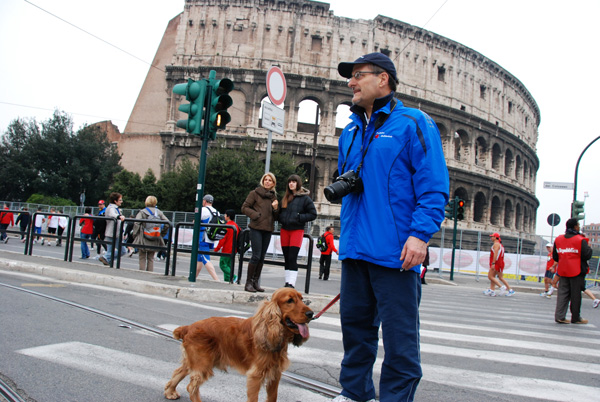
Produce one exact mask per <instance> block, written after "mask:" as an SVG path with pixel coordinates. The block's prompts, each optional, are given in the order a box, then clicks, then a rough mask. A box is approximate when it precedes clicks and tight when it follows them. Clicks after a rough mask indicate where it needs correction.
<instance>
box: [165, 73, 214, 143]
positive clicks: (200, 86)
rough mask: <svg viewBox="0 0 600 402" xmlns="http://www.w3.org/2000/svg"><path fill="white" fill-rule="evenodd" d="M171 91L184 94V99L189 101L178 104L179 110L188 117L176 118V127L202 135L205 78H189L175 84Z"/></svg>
mask: <svg viewBox="0 0 600 402" xmlns="http://www.w3.org/2000/svg"><path fill="white" fill-rule="evenodd" d="M173 92H174V93H176V94H178V95H185V99H186V100H187V101H189V102H190V103H187V104H183V105H181V106H179V110H180V111H181V112H183V113H187V114H188V119H187V120H178V121H177V127H179V128H183V129H185V131H187V132H188V133H190V134H194V135H202V116H203V114H204V98H205V97H206V80H202V81H194V80H192V79H191V78H190V79H189V80H188V82H187V84H177V85H175V86H174V87H173Z"/></svg>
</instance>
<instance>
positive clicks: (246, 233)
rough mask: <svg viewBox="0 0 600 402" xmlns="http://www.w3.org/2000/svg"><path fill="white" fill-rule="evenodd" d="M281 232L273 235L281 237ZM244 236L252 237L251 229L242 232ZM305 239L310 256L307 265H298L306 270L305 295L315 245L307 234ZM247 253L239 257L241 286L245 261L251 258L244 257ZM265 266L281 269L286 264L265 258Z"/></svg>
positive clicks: (308, 283)
mask: <svg viewBox="0 0 600 402" xmlns="http://www.w3.org/2000/svg"><path fill="white" fill-rule="evenodd" d="M279 234H280V233H279V232H273V233H272V235H279ZM242 236H248V237H249V236H250V229H244V231H243V232H242ZM302 237H303V238H305V239H308V255H307V256H306V264H298V268H305V269H306V280H305V281H304V293H306V294H308V292H309V290H310V273H311V267H312V255H313V243H314V240H313V238H312V237H311V236H310V235H309V234H307V233H304V235H303V236H302ZM242 239H244V240H245V239H246V238H245V237H242ZM244 255H245V252H244V253H240V257H239V267H238V280H237V284H238V285H239V284H240V283H241V279H242V270H243V264H244V261H250V258H246V257H244ZM264 263H265V264H270V265H278V266H280V267H284V266H285V262H282V261H277V260H268V259H266V258H265V260H264Z"/></svg>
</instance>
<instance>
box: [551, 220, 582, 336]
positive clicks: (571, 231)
mask: <svg viewBox="0 0 600 402" xmlns="http://www.w3.org/2000/svg"><path fill="white" fill-rule="evenodd" d="M552 257H553V258H554V261H556V262H558V266H557V268H556V273H557V274H558V275H560V282H559V283H558V295H557V296H556V309H555V311H554V320H555V321H556V322H557V323H559V324H569V323H572V324H587V323H588V320H586V319H585V318H582V317H581V292H582V291H584V290H585V275H586V274H587V272H588V269H589V266H588V260H589V259H590V258H592V249H591V248H590V246H589V245H588V243H587V240H586V239H585V237H583V235H581V233H579V221H577V219H575V218H571V219H568V220H567V223H566V231H565V234H564V235H560V236H558V237H557V238H556V239H555V240H554V250H553V251H552ZM569 305H570V306H571V320H567V319H566V315H567V308H568V307H569Z"/></svg>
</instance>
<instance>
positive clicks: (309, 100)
mask: <svg viewBox="0 0 600 402" xmlns="http://www.w3.org/2000/svg"><path fill="white" fill-rule="evenodd" d="M321 104H322V102H320V101H319V100H318V99H317V98H315V97H313V96H306V97H304V98H302V99H301V100H300V102H298V106H297V109H298V112H297V114H296V115H297V116H298V120H297V121H296V130H297V131H298V132H299V133H311V134H312V133H314V132H315V120H317V124H320V123H321V121H322V118H323V107H322V106H321ZM317 108H319V115H318V118H317Z"/></svg>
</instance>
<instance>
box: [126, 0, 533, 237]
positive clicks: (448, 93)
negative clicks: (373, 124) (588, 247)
mask: <svg viewBox="0 0 600 402" xmlns="http://www.w3.org/2000/svg"><path fill="white" fill-rule="evenodd" d="M374 51H381V52H385V53H386V54H388V55H389V56H390V57H391V58H392V59H393V60H394V63H395V65H396V68H397V70H398V77H399V79H400V84H399V86H398V95H397V97H398V98H399V99H400V100H401V101H402V102H404V103H405V104H406V105H407V106H411V107H416V108H419V109H422V110H424V111H425V112H427V113H428V114H429V115H431V116H432V118H433V119H434V120H435V121H436V123H437V124H438V127H439V128H440V134H441V137H442V142H443V146H444V151H445V154H446V159H447V162H448V167H449V171H450V179H451V187H450V192H451V195H452V196H455V195H456V196H460V197H461V198H463V199H465V200H466V202H467V208H466V211H467V212H466V219H465V221H463V222H461V223H460V226H461V227H462V228H463V229H474V230H489V231H497V230H499V231H503V232H504V233H505V234H508V235H510V234H513V235H515V236H517V235H519V233H526V234H531V233H532V232H533V229H534V227H535V216H536V209H537V207H538V205H539V202H538V200H537V198H536V197H535V182H536V173H537V170H538V166H539V161H538V158H537V156H536V153H535V151H536V144H537V140H538V131H537V129H538V125H539V122H540V112H539V109H538V106H537V104H536V103H535V100H534V99H533V97H532V96H531V94H530V93H529V91H527V89H526V88H525V86H524V85H523V84H522V83H521V82H520V81H519V80H518V79H517V78H516V77H514V76H513V75H511V74H510V73H509V72H508V71H506V70H504V69H503V68H502V67H501V66H499V65H497V64H496V63H494V62H493V61H492V60H489V59H487V58H486V57H485V56H483V55H481V54H479V53H477V52H476V51H474V50H472V49H470V48H467V47H465V46H463V45H462V44H460V43H457V42H454V41H452V40H451V39H448V38H444V37H442V36H439V35H437V34H435V33H433V32H429V31H426V30H423V29H420V28H417V27H414V26H412V25H409V24H406V23H403V22H401V21H398V20H394V19H391V18H388V17H384V16H377V17H375V19H373V20H364V19H359V20H353V19H349V18H343V17H337V16H335V14H334V12H333V11H332V10H330V9H329V4H327V3H322V2H315V1H301V0H278V1H274V0H187V1H186V2H185V6H184V10H183V12H182V13H181V14H180V15H179V16H177V17H175V18H174V19H172V20H171V21H170V22H169V24H168V26H167V29H166V31H165V35H164V37H163V40H162V41H161V44H160V46H159V49H158V51H157V55H156V57H155V60H154V62H153V66H154V67H155V68H154V67H153V68H151V69H150V71H149V73H148V76H147V78H146V81H145V83H144V86H143V87H142V90H141V92H140V96H139V98H138V101H137V102H136V105H135V107H134V109H133V112H132V114H131V117H130V121H129V123H128V125H127V127H126V129H125V133H124V134H122V135H121V138H122V144H121V141H120V143H119V147H120V150H121V152H123V162H122V163H123V166H124V167H125V168H127V169H128V170H132V171H136V172H139V173H140V174H143V173H144V172H145V171H146V170H147V169H148V168H152V170H153V171H154V172H155V174H156V175H157V176H160V175H161V174H162V173H163V172H166V171H169V170H171V169H173V168H174V167H175V166H176V164H177V163H178V161H179V160H181V158H184V157H190V158H195V159H196V160H197V157H198V155H199V152H200V140H199V139H197V138H194V137H193V136H189V135H188V134H186V133H185V132H184V131H182V130H181V129H179V128H176V126H175V122H176V120H178V119H185V118H186V117H187V115H185V114H182V113H180V112H179V111H178V107H179V105H180V104H181V103H182V102H185V99H184V98H183V97H182V96H179V95H175V94H173V92H172V88H173V86H174V85H175V84H178V83H182V82H186V81H187V80H188V79H189V78H192V79H195V80H198V79H202V78H207V77H208V74H209V71H210V70H215V71H216V72H217V77H218V78H223V77H227V78H230V79H231V80H233V82H234V84H235V90H234V91H233V92H232V93H231V96H232V98H233V99H234V105H233V106H232V107H231V108H230V109H229V112H230V113H231V114H232V122H231V123H230V124H228V126H227V130H226V131H225V132H223V133H220V134H219V135H220V136H222V137H224V138H226V140H227V143H228V144H231V146H235V144H236V143H237V142H239V141H240V140H241V139H243V138H250V139H252V141H254V142H255V146H256V150H257V153H258V155H260V156H259V157H261V158H262V159H264V157H265V155H264V151H265V150H266V139H267V131H266V130H265V129H263V128H261V126H260V115H259V110H260V106H261V101H262V100H263V98H264V97H265V96H266V95H267V91H266V85H265V79H266V72H267V70H268V69H269V68H270V67H271V66H272V65H274V64H276V65H279V66H280V68H281V69H282V70H283V71H284V73H285V76H286V82H287V89H288V91H287V98H286V101H285V105H284V109H285V112H286V120H285V132H284V134H283V135H281V136H280V135H275V136H274V141H273V144H274V150H286V151H288V152H292V153H294V155H295V156H296V157H297V160H298V161H301V162H302V163H310V161H311V159H312V142H313V138H314V134H313V132H312V131H313V130H312V129H311V125H305V124H304V125H302V124H301V125H298V113H299V109H300V107H299V105H300V102H302V101H303V100H306V99H310V100H313V101H315V102H316V103H317V104H318V105H319V109H320V127H319V133H318V136H317V151H316V152H317V158H316V182H317V191H316V194H317V199H316V201H317V207H318V209H319V213H320V214H322V215H335V214H337V213H338V212H339V206H337V205H330V204H328V203H327V202H326V200H325V199H324V197H323V196H322V190H323V188H324V187H325V186H327V185H328V184H330V183H331V181H332V179H333V178H334V177H335V176H336V173H337V149H336V144H337V136H336V133H337V132H336V126H335V121H336V116H337V113H338V107H339V106H340V105H344V104H346V105H347V104H348V103H349V100H350V99H351V91H350V90H349V89H348V88H347V86H346V82H345V79H342V78H341V77H340V76H339V74H338V73H337V65H338V63H339V62H341V61H351V60H354V59H356V58H358V57H359V56H361V55H363V54H366V53H370V52H374ZM338 131H339V130H338ZM146 136H149V137H146ZM150 137H152V138H154V139H155V140H153V141H147V138H150ZM158 139H160V140H158ZM142 141H146V142H147V146H148V147H156V150H154V151H150V150H146V151H145V152H147V153H148V154H149V155H150V154H151V155H152V157H151V158H150V157H149V158H142V157H140V156H139V155H136V154H137V153H139V151H140V150H141V148H137V147H136V146H135V145H134V144H136V143H140V142H142ZM161 146H162V148H161ZM144 149H146V148H144ZM125 151H127V152H125ZM157 154H161V155H162V157H161V158H156V157H155V156H156V155H157ZM144 163H147V164H148V165H144Z"/></svg>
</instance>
